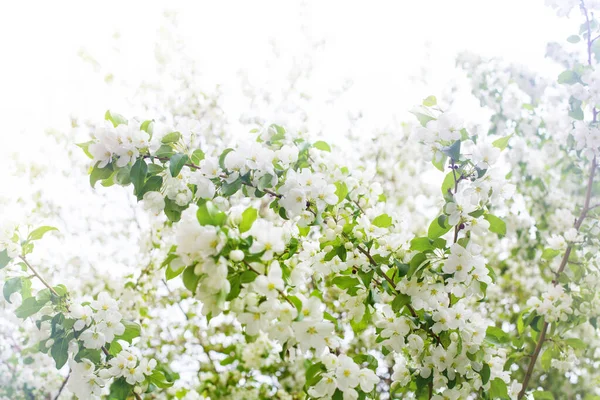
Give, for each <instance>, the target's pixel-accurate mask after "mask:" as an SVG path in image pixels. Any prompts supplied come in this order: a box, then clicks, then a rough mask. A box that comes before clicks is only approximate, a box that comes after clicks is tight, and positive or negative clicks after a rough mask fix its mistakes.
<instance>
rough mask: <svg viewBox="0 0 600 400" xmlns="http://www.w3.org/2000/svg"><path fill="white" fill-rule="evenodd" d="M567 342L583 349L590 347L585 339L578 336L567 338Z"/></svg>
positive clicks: (575, 347) (573, 346)
mask: <svg viewBox="0 0 600 400" xmlns="http://www.w3.org/2000/svg"><path fill="white" fill-rule="evenodd" d="M565 343H566V344H567V345H568V346H571V347H572V348H574V349H579V350H583V349H586V348H587V347H588V346H587V345H586V344H585V342H584V341H583V340H581V339H577V338H569V339H566V340H565Z"/></svg>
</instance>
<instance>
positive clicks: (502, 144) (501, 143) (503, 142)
mask: <svg viewBox="0 0 600 400" xmlns="http://www.w3.org/2000/svg"><path fill="white" fill-rule="evenodd" d="M511 137H512V135H508V136H504V137H501V138H500V139H496V140H494V141H493V142H492V145H493V146H494V147H497V148H499V149H500V150H504V149H505V148H506V147H507V146H508V141H509V140H510V138H511Z"/></svg>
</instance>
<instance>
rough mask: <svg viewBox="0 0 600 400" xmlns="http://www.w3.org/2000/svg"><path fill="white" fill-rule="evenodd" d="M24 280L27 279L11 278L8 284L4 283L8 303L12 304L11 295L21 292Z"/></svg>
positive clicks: (3, 290) (3, 291)
mask: <svg viewBox="0 0 600 400" xmlns="http://www.w3.org/2000/svg"><path fill="white" fill-rule="evenodd" d="M22 279H25V278H21V277H20V276H18V277H16V278H10V279H9V280H7V281H6V282H4V288H2V293H3V294H4V298H5V299H6V301H8V302H9V303H11V301H10V295H11V294H13V293H16V292H18V291H19V290H21V287H22V284H23V281H22ZM11 304H12V303H11Z"/></svg>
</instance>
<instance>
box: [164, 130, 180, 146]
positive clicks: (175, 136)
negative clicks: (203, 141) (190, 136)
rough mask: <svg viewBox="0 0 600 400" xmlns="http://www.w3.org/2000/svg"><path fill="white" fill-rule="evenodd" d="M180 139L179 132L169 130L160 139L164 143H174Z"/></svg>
mask: <svg viewBox="0 0 600 400" xmlns="http://www.w3.org/2000/svg"><path fill="white" fill-rule="evenodd" d="M179 139H181V133H179V132H171V133H167V134H166V135H165V136H164V137H163V138H162V139H161V140H160V141H161V142H162V143H164V144H167V143H175V142H178V141H179Z"/></svg>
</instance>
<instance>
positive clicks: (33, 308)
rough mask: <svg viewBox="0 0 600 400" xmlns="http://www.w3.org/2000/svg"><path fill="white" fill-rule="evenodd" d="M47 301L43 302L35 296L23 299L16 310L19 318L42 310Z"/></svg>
mask: <svg viewBox="0 0 600 400" xmlns="http://www.w3.org/2000/svg"><path fill="white" fill-rule="evenodd" d="M45 303H46V302H44V303H41V302H38V301H37V300H36V298H35V297H28V298H26V299H24V300H23V302H22V303H21V305H20V306H19V307H18V308H17V309H16V310H15V315H16V316H17V317H18V318H23V319H25V318H27V317H30V316H32V315H33V314H35V313H36V312H38V311H40V310H41V309H42V307H43V306H44V304H45Z"/></svg>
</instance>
